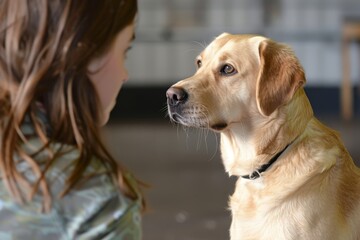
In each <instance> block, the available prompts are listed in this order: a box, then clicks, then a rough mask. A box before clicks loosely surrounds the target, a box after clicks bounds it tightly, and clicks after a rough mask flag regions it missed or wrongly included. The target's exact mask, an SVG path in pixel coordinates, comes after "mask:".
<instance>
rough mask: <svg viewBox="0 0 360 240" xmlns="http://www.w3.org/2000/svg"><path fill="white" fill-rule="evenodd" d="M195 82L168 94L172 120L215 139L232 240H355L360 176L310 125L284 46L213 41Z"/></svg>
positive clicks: (247, 38)
mask: <svg viewBox="0 0 360 240" xmlns="http://www.w3.org/2000/svg"><path fill="white" fill-rule="evenodd" d="M196 64H197V67H198V70H197V71H196V73H195V74H194V75H193V76H191V77H189V78H187V79H184V80H182V81H179V82H178V83H176V84H174V85H173V86H172V87H171V88H169V89H168V91H167V101H168V113H169V116H170V118H171V119H172V120H173V121H175V122H177V123H180V124H183V125H185V126H189V127H199V128H209V129H212V130H214V131H217V132H220V136H221V143H220V144H221V155H222V159H223V163H224V166H225V170H226V171H227V172H228V173H229V174H230V175H235V176H238V177H239V178H238V181H237V183H236V188H235V192H234V194H233V195H232V196H231V197H230V202H229V204H230V209H231V212H232V224H231V228H230V235H231V239H232V240H243V239H260V240H266V239H270V240H274V239H276V240H281V239H284V240H285V239H286V240H289V239H304V240H331V239H336V240H359V239H360V170H359V169H358V168H357V167H356V166H355V164H354V162H353V160H352V159H351V157H350V155H349V153H348V152H347V150H346V149H345V147H344V145H343V143H342V142H341V140H340V137H339V136H338V134H337V133H336V132H335V131H333V130H331V129H329V128H328V127H326V126H324V125H323V124H322V123H320V122H319V121H318V120H317V119H316V118H315V117H314V116H313V111H312V108H311V105H310V103H309V100H308V98H307V96H306V95H305V92H304V89H303V85H304V84H305V74H304V70H303V68H302V66H301V65H300V63H299V61H298V59H297V58H296V57H295V55H294V53H293V52H292V50H291V49H290V48H289V47H287V46H286V45H283V44H280V43H277V42H275V41H272V40H270V39H268V38H265V37H262V36H253V35H231V34H227V33H224V34H222V35H220V36H219V37H217V38H216V39H215V40H214V41H213V42H212V43H211V44H210V45H209V46H208V47H207V48H206V49H205V50H204V51H203V52H202V53H201V54H200V55H199V56H198V57H197V59H196Z"/></svg>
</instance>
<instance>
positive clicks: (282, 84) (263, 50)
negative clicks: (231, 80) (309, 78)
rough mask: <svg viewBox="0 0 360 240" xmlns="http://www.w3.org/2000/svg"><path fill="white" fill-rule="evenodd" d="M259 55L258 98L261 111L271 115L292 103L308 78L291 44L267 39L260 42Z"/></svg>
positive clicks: (263, 113) (265, 114)
mask: <svg viewBox="0 0 360 240" xmlns="http://www.w3.org/2000/svg"><path fill="white" fill-rule="evenodd" d="M259 55H260V71H259V76H258V79H257V83H256V101H257V105H258V108H259V110H260V113H261V114H262V115H264V116H269V115H270V114H272V113H273V112H274V111H275V110H276V109H277V108H278V107H280V106H282V105H284V104H286V103H288V102H289V101H290V100H291V98H292V97H293V95H294V94H295V92H296V90H298V89H299V88H300V87H301V86H303V85H304V84H305V81H306V80H305V74H304V70H303V68H302V67H301V65H300V63H299V60H298V59H297V58H296V56H295V54H294V53H293V52H292V51H291V49H290V48H289V47H287V46H285V45H283V44H279V43H276V42H274V41H272V40H269V39H266V40H263V41H262V42H261V43H260V45H259Z"/></svg>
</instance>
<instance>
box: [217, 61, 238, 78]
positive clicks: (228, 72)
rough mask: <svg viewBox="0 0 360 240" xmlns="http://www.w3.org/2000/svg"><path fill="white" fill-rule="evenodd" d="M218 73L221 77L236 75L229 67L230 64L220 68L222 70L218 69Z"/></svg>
mask: <svg viewBox="0 0 360 240" xmlns="http://www.w3.org/2000/svg"><path fill="white" fill-rule="evenodd" d="M220 73H221V74H223V75H227V76H229V75H233V74H235V73H236V69H235V68H234V67H233V66H231V65H230V64H225V65H224V66H222V68H221V69H220Z"/></svg>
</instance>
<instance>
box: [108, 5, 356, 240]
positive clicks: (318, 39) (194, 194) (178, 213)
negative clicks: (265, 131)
mask: <svg viewBox="0 0 360 240" xmlns="http://www.w3.org/2000/svg"><path fill="white" fill-rule="evenodd" d="M223 32H229V33H251V34H261V35H264V36H266V37H270V38H272V39H274V40H276V41H280V42H284V43H286V44H288V45H290V46H291V47H292V48H293V49H294V51H295V53H296V55H297V56H298V58H299V60H300V61H301V63H302V65H303V67H304V69H305V72H306V76H307V84H306V87H305V90H306V92H307V94H308V96H309V99H310V101H311V103H312V105H313V108H314V112H315V115H316V117H318V118H319V119H320V120H321V121H323V122H324V123H326V124H327V125H329V126H330V127H332V128H334V129H336V130H337V131H339V132H340V134H341V136H342V138H343V140H344V142H345V145H346V146H347V147H348V149H349V152H350V153H351V155H352V156H353V158H354V160H356V162H357V164H359V161H360V148H359V147H360V116H359V115H360V99H359V96H360V91H359V85H360V1H359V0H222V1H219V0H196V1H194V0H139V16H138V19H137V31H136V40H135V42H134V44H133V45H134V48H133V49H132V50H131V51H130V52H129V54H128V61H127V64H128V70H129V73H130V81H128V82H127V84H126V85H125V86H124V87H123V89H122V91H121V93H120V96H119V98H118V104H117V106H116V107H115V109H114V111H113V112H112V116H111V119H110V122H109V124H108V125H107V126H106V127H105V129H104V132H105V137H106V140H107V141H108V144H109V146H110V147H111V150H112V152H113V154H114V155H115V156H116V158H118V159H119V161H121V162H122V163H123V164H125V165H126V166H127V167H128V168H129V169H130V170H131V171H132V172H134V173H135V174H136V175H137V176H138V177H139V178H140V179H142V180H144V181H145V182H147V183H149V184H150V185H151V188H149V189H148V190H147V191H146V193H147V198H148V202H149V211H148V213H146V214H145V216H144V240H213V239H214V240H215V239H216V240H221V239H228V229H229V224H230V212H229V211H228V209H227V201H228V196H229V195H230V194H232V191H233V189H234V182H235V180H236V179H234V178H229V177H228V176H227V175H226V173H225V172H224V169H223V166H222V163H221V159H220V153H219V149H218V143H219V136H218V135H217V134H215V133H212V132H208V131H204V130H195V129H183V128H182V127H180V126H176V125H174V124H172V123H170V121H169V119H168V117H167V116H166V97H165V92H166V89H167V88H168V87H170V86H171V85H172V84H173V83H175V82H177V81H179V80H181V79H183V78H186V77H188V76H190V75H192V74H193V73H194V72H195V64H194V59H195V57H196V56H197V55H198V54H199V53H200V52H201V51H202V50H203V49H204V48H205V47H206V46H207V45H208V44H209V43H210V42H211V41H212V40H213V39H214V38H215V37H216V36H217V35H219V34H221V33H223ZM359 165H360V164H359Z"/></svg>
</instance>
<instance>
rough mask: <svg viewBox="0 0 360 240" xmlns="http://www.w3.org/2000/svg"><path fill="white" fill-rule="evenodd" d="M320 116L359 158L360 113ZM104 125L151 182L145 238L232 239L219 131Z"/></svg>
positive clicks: (114, 147) (127, 160)
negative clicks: (346, 117)
mask: <svg viewBox="0 0 360 240" xmlns="http://www.w3.org/2000/svg"><path fill="white" fill-rule="evenodd" d="M320 120H322V121H323V122H325V123H326V124H327V125H328V126H330V127H332V128H334V129H336V130H338V131H339V132H340V133H341V135H342V137H343V140H344V142H345V145H346V146H347V147H348V150H349V152H350V153H351V155H352V156H353V158H354V159H356V160H358V161H360V119H356V120H354V121H351V122H348V123H345V122H343V121H341V120H339V119H338V118H337V117H326V116H323V117H320ZM104 130H105V137H106V139H107V142H108V144H109V146H110V149H111V151H112V153H113V154H114V155H115V156H116V157H117V158H118V159H119V160H120V161H121V162H122V163H123V164H125V165H126V166H127V167H128V168H129V169H130V170H131V171H133V172H134V173H135V174H136V175H137V176H138V177H139V178H141V179H142V180H144V181H145V182H147V183H149V184H150V185H151V188H149V189H148V190H147V191H146V195H147V199H148V202H149V211H148V212H147V213H146V214H145V215H144V240H224V239H229V237H228V228H229V224H230V212H229V211H228V210H227V201H228V196H229V195H230V194H231V193H232V191H233V185H234V182H235V179H234V178H229V177H228V176H227V175H226V173H225V172H224V169H223V166H222V163H221V160H220V154H219V149H218V141H219V136H218V135H216V134H214V133H212V132H208V131H200V130H189V129H183V128H182V127H180V126H175V125H173V124H171V123H169V122H168V121H167V120H164V121H161V122H145V121H132V122H119V123H116V122H114V121H113V122H111V123H110V124H109V125H108V126H106V127H105V129H104ZM358 165H360V164H358Z"/></svg>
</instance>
